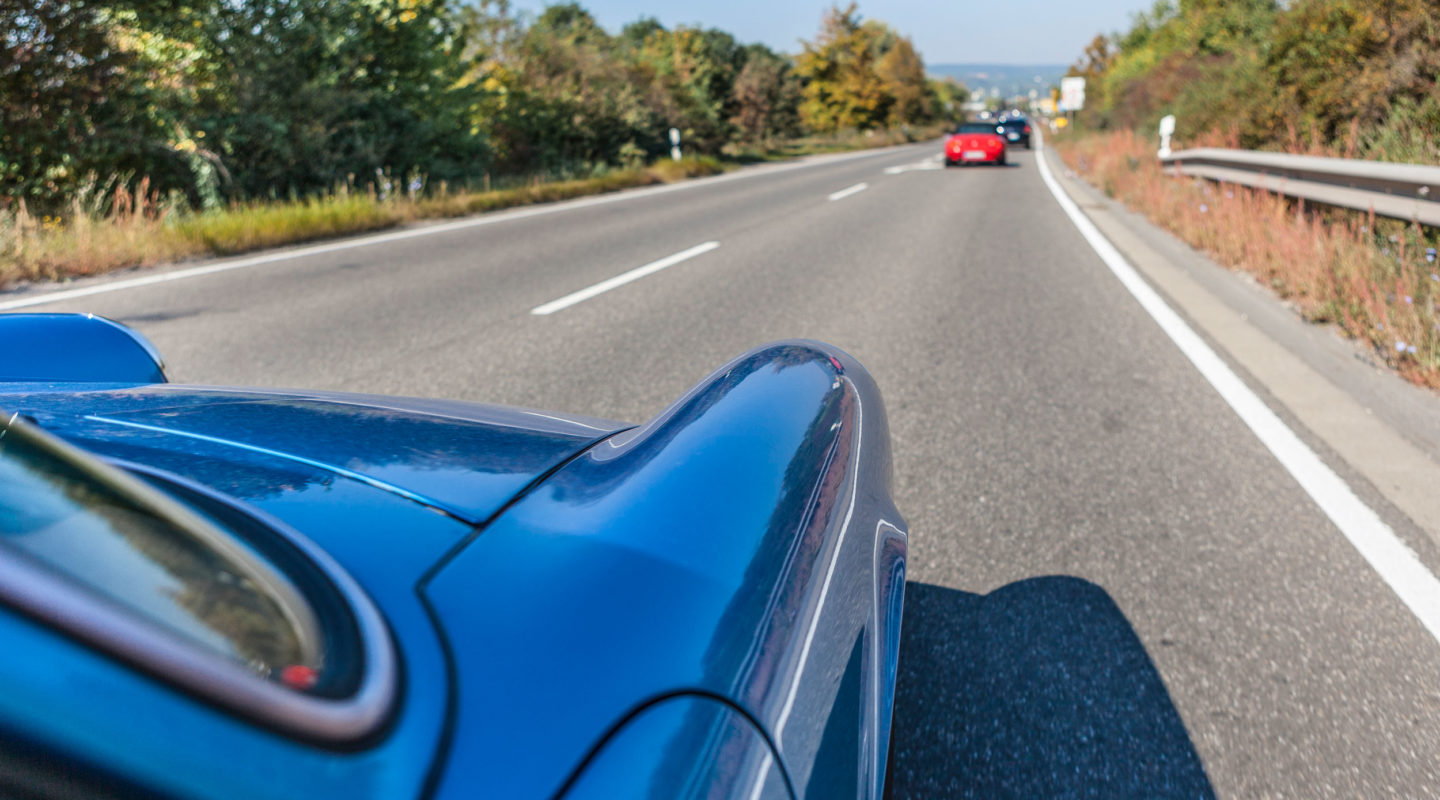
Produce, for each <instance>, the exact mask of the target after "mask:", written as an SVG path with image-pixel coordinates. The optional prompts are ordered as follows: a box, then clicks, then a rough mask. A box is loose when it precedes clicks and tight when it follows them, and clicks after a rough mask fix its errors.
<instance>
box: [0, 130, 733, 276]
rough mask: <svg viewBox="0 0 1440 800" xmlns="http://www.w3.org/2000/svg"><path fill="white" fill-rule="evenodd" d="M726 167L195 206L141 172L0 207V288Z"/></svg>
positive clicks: (694, 163)
mask: <svg viewBox="0 0 1440 800" xmlns="http://www.w3.org/2000/svg"><path fill="white" fill-rule="evenodd" d="M727 168H729V165H727V164H726V163H724V162H721V161H720V160H718V159H715V158H709V157H689V158H685V159H682V160H680V161H663V162H658V163H656V164H653V165H651V166H648V167H641V168H635V169H615V170H609V171H606V172H604V173H602V174H599V175H596V176H594V177H587V178H578V179H570V180H553V181H542V180H540V179H538V178H533V179H530V180H528V181H527V180H524V179H520V180H516V181H513V184H514V185H508V186H504V187H501V188H493V189H484V190H479V191H476V190H471V189H451V188H449V187H446V186H443V185H442V186H438V187H434V188H433V189H431V190H430V191H416V192H414V193H410V192H406V191H401V192H395V191H387V192H380V191H377V190H376V188H375V187H374V186H371V187H368V188H367V189H366V190H365V191H357V190H354V189H351V188H349V187H340V188H338V189H337V190H336V191H334V192H332V193H330V194H328V195H325V196H322V197H312V198H305V199H298V200H288V201H272V202H255V203H239V204H233V205H231V206H229V207H227V208H223V209H216V210H211V211H196V212H192V211H187V210H184V209H183V207H177V206H178V204H175V203H165V202H163V201H162V200H161V198H158V197H156V196H154V195H153V193H151V192H150V191H148V186H147V183H146V182H145V181H144V180H141V181H140V182H139V183H138V184H136V185H135V186H134V188H133V189H131V188H127V187H126V186H124V185H123V184H120V185H117V186H116V188H115V189H114V190H113V191H112V192H109V193H107V194H106V195H105V196H104V197H103V198H96V197H92V196H87V197H85V198H83V199H81V200H77V201H76V202H74V203H73V204H72V206H71V208H70V213H68V214H66V215H64V217H54V216H40V217H36V216H34V215H31V214H30V213H29V212H28V211H27V210H26V208H25V206H24V204H23V203H21V204H17V205H16V206H15V207H12V208H0V288H3V287H7V286H11V285H14V284H16V283H21V282H26V281H51V280H65V279H68V278H76V277H82V276H87V275H98V274H100V273H103V272H109V271H112V270H117V269H125V268H129V267H143V266H151V265H154V264H163V263H168V262H174V261H179V260H183V259H187V258H199V257H205V256H216V255H233V254H236V253H244V252H247V251H251V250H258V249H262V248H266V247H276V246H280V245H287V244H296V243H300V242H307V241H313V240H317V239H326V238H331V237H335V236H342V235H346V234H355V233H364V232H367V231H374V230H380V229H383V228H390V227H395V226H397V225H402V224H404V223H407V222H412V221H415V220H420V219H436V218H445V217H459V216H466V215H470V214H478V213H482V212H486V211H496V210H499V209H504V208H513V207H515V206H523V205H531V204H534V203H548V202H553V201H556V200H566V199H569V198H573V197H581V196H584V195H593V194H601V193H605V192H614V191H619V190H621V189H628V188H631V187H635V186H647V185H651V184H659V183H671V182H675V181H680V180H685V179H687V178H693V177H700V176H704V175H714V174H717V173H720V172H723V171H725V170H726V169H727Z"/></svg>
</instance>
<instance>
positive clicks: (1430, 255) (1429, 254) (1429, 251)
mask: <svg viewBox="0 0 1440 800" xmlns="http://www.w3.org/2000/svg"><path fill="white" fill-rule="evenodd" d="M1425 260H1426V261H1427V262H1429V263H1431V264H1434V263H1435V248H1433V247H1427V248H1425Z"/></svg>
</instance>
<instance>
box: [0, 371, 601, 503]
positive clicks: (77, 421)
mask: <svg viewBox="0 0 1440 800" xmlns="http://www.w3.org/2000/svg"><path fill="white" fill-rule="evenodd" d="M83 388H84V387H81V386H74V385H71V386H63V387H45V386H37V385H35V384H11V385H8V386H7V385H5V384H0V408H3V409H4V410H6V411H9V412H12V413H14V412H19V413H22V414H28V415H31V416H33V417H35V419H36V421H37V422H38V423H39V424H40V425H41V426H42V427H44V428H45V429H46V430H49V431H51V432H52V433H57V434H59V435H61V436H65V437H67V438H73V439H77V440H78V439H83V440H84V441H85V442H86V443H87V444H86V446H87V447H91V448H98V449H102V450H103V449H105V448H106V447H107V446H108V445H109V444H111V443H114V444H137V445H139V446H143V447H148V448H151V449H154V450H157V451H161V452H170V451H184V452H191V451H194V452H203V453H204V454H205V456H206V458H208V459H215V460H217V463H216V464H215V466H214V468H212V469H211V471H212V472H224V471H225V469H226V467H225V466H222V465H234V466H235V467H239V468H243V467H244V466H246V465H248V464H251V463H273V462H289V463H290V464H292V465H293V467H294V468H295V469H296V470H300V471H307V470H310V471H317V470H318V471H319V472H322V473H329V474H330V475H331V476H333V477H334V478H337V479H338V478H345V479H349V480H352V481H358V482H361V483H366V484H368V485H371V486H374V487H375V488H378V489H382V490H385V491H389V492H391V493H393V494H396V495H398V496H401V497H405V498H407V499H409V500H411V501H413V502H416V503H419V504H422V505H426V506H429V507H431V508H434V509H436V510H437V511H441V512H443V513H446V514H449V515H451V516H453V517H455V518H457V519H460V520H462V521H465V522H468V523H472V524H474V523H479V522H482V521H484V520H485V519H487V518H488V517H489V516H490V515H491V514H493V513H495V511H496V510H498V509H499V507H500V505H501V504H503V503H504V502H505V501H506V500H508V499H509V498H511V497H513V496H514V495H515V493H516V492H518V491H520V490H521V489H523V488H524V487H525V486H526V485H528V484H529V483H530V482H531V481H533V480H535V479H536V478H537V477H539V476H540V475H543V474H544V473H545V472H546V471H548V470H550V469H551V468H553V467H554V466H556V465H557V464H559V463H560V462H562V461H564V460H565V459H566V458H568V457H569V456H570V455H572V454H573V453H575V452H577V451H578V450H581V449H583V448H584V447H586V446H588V445H589V444H590V443H591V442H593V441H595V440H596V439H598V438H600V437H602V436H604V435H607V434H609V433H611V432H612V431H614V430H616V429H618V428H619V427H620V426H618V424H616V423H604V422H602V421H598V420H585V421H584V422H580V421H573V420H570V419H566V418H563V417H559V416H555V415H545V416H540V415H537V414H536V412H528V411H525V410H523V409H508V408H499V407H494V406H490V407H486V406H475V405H470V406H466V407H464V408H461V404H457V403H452V404H446V405H440V404H435V403H430V404H424V403H421V404H419V408H420V409H423V410H416V409H415V408H414V404H409V403H406V402H405V401H403V400H397V399H391V398H377V397H370V396H366V395H345V394H338V393H327V394H318V393H317V394H313V395H307V394H300V393H288V394H284V393H268V392H259V391H240V390H236V391H217V390H214V389H205V388H197V387H187V386H180V385H175V384H167V385H162V386H143V387H129V388H124V389H106V390H90V391H85V390H81V391H75V390H76V389H83ZM37 390H42V391H37ZM445 410H448V411H450V412H452V413H450V414H445V413H444V411H445ZM461 413H464V414H468V417H462V416H459V414H461ZM137 460H140V461H141V463H146V462H144V460H143V459H137ZM197 479H198V478H197ZM202 480H203V479H202ZM221 480H223V479H221Z"/></svg>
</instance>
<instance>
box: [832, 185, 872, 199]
mask: <svg viewBox="0 0 1440 800" xmlns="http://www.w3.org/2000/svg"><path fill="white" fill-rule="evenodd" d="M869 188H870V184H868V183H865V182H864V181H861V182H860V183H857V184H855V185H854V186H847V187H845V188H844V189H841V190H840V191H838V192H831V193H830V199H831V200H832V201H834V200H843V199H845V198H847V197H849V196H850V195H852V194H858V193H860V192H863V191H865V190H866V189H869Z"/></svg>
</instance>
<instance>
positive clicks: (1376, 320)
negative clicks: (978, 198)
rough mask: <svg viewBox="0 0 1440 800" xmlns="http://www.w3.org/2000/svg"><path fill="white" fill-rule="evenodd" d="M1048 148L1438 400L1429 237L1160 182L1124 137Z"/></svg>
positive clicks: (1437, 309)
mask: <svg viewBox="0 0 1440 800" xmlns="http://www.w3.org/2000/svg"><path fill="white" fill-rule="evenodd" d="M1052 144H1053V145H1054V147H1055V149H1056V150H1057V151H1058V152H1059V154H1060V156H1061V157H1062V158H1063V159H1064V160H1065V163H1066V164H1067V165H1068V166H1069V167H1070V168H1071V169H1073V170H1074V171H1075V172H1077V173H1079V174H1080V175H1082V176H1083V177H1085V178H1086V179H1087V180H1089V181H1090V182H1091V183H1093V184H1094V185H1096V186H1098V187H1100V188H1101V189H1103V190H1104V191H1105V193H1106V194H1107V195H1109V196H1111V197H1114V198H1116V199H1118V200H1121V201H1122V202H1124V203H1125V204H1126V205H1128V206H1129V207H1131V208H1134V209H1139V210H1141V211H1142V212H1143V213H1144V214H1145V215H1146V216H1148V217H1149V218H1150V220H1151V221H1153V222H1155V223H1156V224H1158V225H1160V226H1161V227H1163V228H1166V229H1168V230H1169V231H1171V232H1172V233H1174V234H1176V235H1177V236H1179V237H1180V238H1181V239H1184V240H1185V241H1186V242H1188V243H1190V244H1191V245H1192V246H1194V247H1196V248H1199V249H1201V250H1204V251H1205V252H1207V253H1209V254H1210V255H1211V256H1212V257H1213V258H1214V259H1215V260H1216V261H1217V262H1219V263H1221V264H1224V265H1225V266H1227V267H1230V268H1232V269H1240V270H1244V271H1246V272H1248V273H1250V274H1251V275H1254V276H1255V278H1256V279H1257V280H1259V281H1260V282H1261V283H1263V284H1265V285H1267V286H1269V287H1271V288H1272V289H1273V290H1274V291H1275V292H1276V293H1277V294H1278V295H1280V296H1281V297H1282V298H1285V299H1286V300H1288V301H1290V302H1291V303H1292V304H1293V305H1294V307H1295V308H1297V309H1298V311H1299V313H1300V314H1301V315H1303V316H1304V317H1305V318H1306V319H1307V320H1310V321H1312V322H1317V323H1333V324H1335V325H1337V326H1338V327H1339V328H1340V329H1341V330H1342V331H1343V332H1344V333H1345V334H1346V335H1347V336H1349V337H1351V338H1354V339H1357V340H1359V341H1361V342H1364V343H1365V344H1367V345H1368V346H1370V347H1371V348H1372V349H1373V350H1374V352H1375V354H1376V356H1377V357H1378V358H1380V359H1381V360H1383V361H1384V362H1385V363H1386V364H1388V365H1390V366H1391V367H1392V368H1394V369H1395V370H1396V371H1397V372H1399V373H1400V374H1401V375H1403V376H1404V377H1405V378H1407V379H1408V380H1410V381H1412V382H1414V383H1417V384H1420V385H1424V386H1429V387H1431V388H1437V389H1440V260H1437V258H1436V251H1435V249H1434V248H1435V247H1436V242H1435V235H1434V233H1433V232H1428V231H1425V230H1423V229H1422V228H1420V227H1419V226H1418V225H1413V224H1406V223H1403V222H1400V221H1398V220H1377V219H1376V218H1375V217H1374V216H1373V215H1363V214H1357V213H1354V212H1348V211H1342V210H1336V209H1316V208H1314V207H1311V208H1306V206H1305V204H1304V203H1303V202H1294V201H1291V200H1288V199H1286V198H1283V197H1278V196H1276V195H1272V194H1269V193H1267V192H1262V191H1255V190H1251V189H1247V188H1245V187H1240V186H1232V185H1229V184H1215V183H1210V182H1208V181H1203V180H1199V179H1182V178H1174V177H1170V176H1168V175H1166V174H1165V173H1164V172H1162V171H1161V170H1160V166H1159V162H1158V161H1157V160H1156V158H1155V145H1154V143H1152V142H1150V141H1148V140H1147V139H1144V138H1141V137H1138V136H1136V135H1134V134H1133V133H1131V132H1128V131H1122V132H1118V133H1108V134H1091V135H1084V136H1080V137H1077V138H1069V137H1057V138H1056V139H1053V140H1052ZM1207 144H1215V145H1223V144H1224V142H1223V141H1219V140H1217V141H1216V142H1213V143H1207ZM1196 146H1202V145H1201V144H1200V143H1196Z"/></svg>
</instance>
